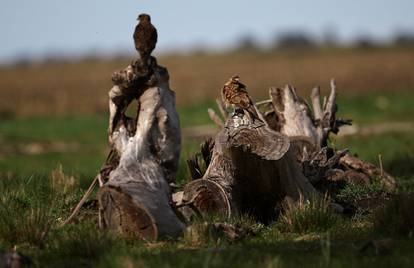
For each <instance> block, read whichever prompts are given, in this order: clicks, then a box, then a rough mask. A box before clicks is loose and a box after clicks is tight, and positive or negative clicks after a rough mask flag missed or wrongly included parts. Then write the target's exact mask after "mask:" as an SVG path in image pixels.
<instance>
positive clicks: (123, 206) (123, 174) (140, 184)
mask: <svg viewBox="0 0 414 268" xmlns="http://www.w3.org/2000/svg"><path fill="white" fill-rule="evenodd" d="M139 66H141V64H139V62H138V63H135V64H132V65H130V66H128V67H127V68H126V69H124V70H123V71H121V72H119V73H115V74H114V75H113V81H114V83H115V85H114V87H113V88H112V89H111V90H110V92H109V97H110V100H109V110H110V115H109V130H108V132H109V142H110V145H111V148H112V150H113V151H115V154H116V155H117V156H118V158H119V160H118V161H116V162H115V163H116V164H115V165H116V166H113V168H112V169H111V168H110V169H109V170H108V171H106V172H104V173H101V176H100V185H101V188H100V189H99V192H98V200H99V208H100V210H99V215H100V220H99V222H100V226H101V228H104V229H108V230H111V231H114V232H116V233H119V234H121V235H126V236H134V237H140V238H143V239H149V240H153V239H156V238H157V237H160V236H170V237H175V236H177V235H179V234H180V233H181V231H182V230H183V228H184V224H183V223H182V222H181V221H180V220H179V218H178V217H177V215H176V214H175V212H174V210H173V209H172V207H171V192H170V187H169V182H171V181H173V178H174V176H175V173H176V171H177V168H178V161H179V155H180V144H181V136H180V129H179V119H178V114H177V111H176V109H175V94H174V92H173V91H172V90H171V89H170V87H169V84H168V80H169V77H168V72H167V70H166V69H165V68H163V67H161V66H158V65H157V63H156V61H155V58H152V65H151V68H150V72H149V73H144V74H143V73H142V70H140V69H139ZM134 99H136V100H137V106H138V109H137V115H136V118H129V117H127V116H126V115H125V111H126V109H127V107H128V105H130V104H131V103H133V100H134Z"/></svg>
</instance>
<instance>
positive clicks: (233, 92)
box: [221, 75, 260, 121]
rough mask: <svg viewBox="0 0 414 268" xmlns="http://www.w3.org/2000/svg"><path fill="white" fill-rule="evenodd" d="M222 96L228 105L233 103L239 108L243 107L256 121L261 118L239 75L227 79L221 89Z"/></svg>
mask: <svg viewBox="0 0 414 268" xmlns="http://www.w3.org/2000/svg"><path fill="white" fill-rule="evenodd" d="M221 97H222V99H223V102H224V103H225V104H226V106H229V105H233V106H235V108H236V110H237V109H242V110H243V111H246V112H247V113H248V116H249V117H250V118H251V119H252V120H253V121H254V120H255V119H259V120H260V118H259V115H258V114H257V111H256V108H255V107H254V104H253V102H252V100H251V99H250V97H249V94H248V93H247V88H246V86H245V85H244V84H243V83H241V82H240V77H239V76H237V75H236V76H232V77H231V78H230V79H229V81H227V82H226V83H225V84H224V86H223V89H222V91H221Z"/></svg>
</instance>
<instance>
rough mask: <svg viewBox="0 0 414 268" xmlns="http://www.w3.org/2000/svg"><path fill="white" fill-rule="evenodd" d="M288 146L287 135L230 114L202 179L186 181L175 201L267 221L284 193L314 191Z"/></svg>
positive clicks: (297, 195) (296, 196)
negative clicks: (245, 214)
mask: <svg viewBox="0 0 414 268" xmlns="http://www.w3.org/2000/svg"><path fill="white" fill-rule="evenodd" d="M289 148H290V146H289V139H288V138H287V137H286V136H284V135H281V134H279V133H277V132H275V131H274V130H272V129H270V128H269V127H268V126H267V124H263V123H262V122H260V121H255V122H254V123H252V122H251V121H250V120H249V119H248V118H247V117H246V116H245V115H234V116H232V117H230V118H228V120H227V122H226V125H225V126H224V128H222V129H221V131H220V132H219V133H218V135H217V136H216V139H215V145H214V149H213V153H212V159H211V162H210V165H209V166H208V168H207V170H206V172H205V174H204V175H203V177H202V179H198V180H194V181H192V182H191V183H189V184H187V185H186V186H185V188H184V190H183V193H182V194H181V195H180V196H179V197H177V198H176V200H175V201H178V202H179V203H181V204H191V205H192V206H194V207H195V208H196V209H197V210H198V211H199V212H200V213H205V212H215V213H218V214H221V215H223V216H228V217H229V216H232V215H237V214H240V213H249V214H251V215H253V216H255V217H256V218H257V219H258V220H261V221H264V222H268V221H269V220H271V219H272V218H274V217H275V215H276V213H275V208H276V206H277V204H278V203H279V202H281V201H282V200H284V199H285V198H290V199H292V200H299V199H300V198H305V199H310V198H311V196H313V195H316V194H317V192H316V190H315V189H314V188H313V186H312V185H311V184H310V183H309V181H308V180H307V178H306V177H305V176H304V175H303V174H302V173H301V171H300V168H299V167H298V165H297V162H296V160H295V158H294V155H293V152H292V150H290V149H289ZM180 198H181V200H179V199H180Z"/></svg>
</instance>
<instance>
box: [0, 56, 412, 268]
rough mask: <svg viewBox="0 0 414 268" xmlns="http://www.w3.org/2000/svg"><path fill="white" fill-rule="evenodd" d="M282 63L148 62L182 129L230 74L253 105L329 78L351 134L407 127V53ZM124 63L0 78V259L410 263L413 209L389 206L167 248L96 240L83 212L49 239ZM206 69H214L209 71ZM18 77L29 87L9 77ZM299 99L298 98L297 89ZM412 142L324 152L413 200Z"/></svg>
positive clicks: (20, 70) (298, 218) (193, 145)
mask: <svg viewBox="0 0 414 268" xmlns="http://www.w3.org/2000/svg"><path fill="white" fill-rule="evenodd" d="M268 53H270V52H268ZM289 53H290V54H289ZM289 53H287V55H285V54H283V53H281V52H272V53H270V54H265V53H264V52H263V53H259V54H257V53H256V54H254V53H247V54H244V55H241V54H240V55H239V54H234V55H198V56H197V57H196V56H195V55H190V56H169V57H164V58H162V59H160V63H161V64H163V65H165V66H167V67H168V68H169V71H170V74H171V77H172V81H171V82H172V84H173V86H174V88H177V99H178V103H179V105H178V110H179V113H180V118H181V126H182V127H183V128H186V127H192V126H196V125H205V124H210V121H209V119H208V116H207V113H206V109H207V108H208V107H211V106H214V101H213V100H212V99H213V98H214V97H216V96H217V94H218V89H217V88H219V86H220V84H221V83H222V82H223V80H225V79H227V77H228V76H229V75H230V74H231V72H230V70H231V71H233V70H234V71H236V72H238V73H239V74H240V75H242V77H246V82H248V83H247V84H248V85H250V84H251V85H252V88H254V89H256V88H257V89H259V88H260V89H262V91H259V90H252V95H253V96H254V97H255V98H256V99H257V100H260V99H261V98H262V97H263V96H264V95H265V92H266V87H267V86H269V85H271V84H272V83H280V84H284V83H287V82H291V83H293V84H295V85H298V86H299V87H300V88H306V89H310V88H311V87H312V86H313V85H315V84H319V83H321V84H322V85H325V89H326V88H327V84H328V80H329V78H330V77H331V76H335V77H337V78H338V87H339V89H338V90H339V116H340V117H343V118H352V119H354V123H355V124H356V125H358V126H371V125H376V124H379V123H388V122H405V123H414V117H413V115H414V106H413V105H412V104H413V99H414V91H413V90H414V80H413V77H412V75H411V72H412V67H414V61H413V57H414V53H413V51H411V50H399V49H397V50H391V49H379V50H374V51H359V50H358V51H349V50H335V51H330V50H329V51H319V50H317V51H313V52H312V51H305V52H301V53H299V55H296V54H293V53H292V52H289ZM380 63H382V64H380ZM125 64H127V62H126V61H107V62H104V63H102V62H99V61H89V62H88V61H87V62H81V63H71V64H61V63H52V64H50V65H37V66H29V67H15V68H3V69H2V70H1V71H0V78H1V79H0V87H1V89H2V90H1V91H0V94H1V97H0V100H1V102H2V103H1V105H0V106H1V107H2V109H3V110H2V114H1V118H0V120H1V121H0V145H1V146H0V176H1V179H0V193H1V196H0V249H9V248H11V247H13V246H14V245H17V247H18V250H19V251H21V252H23V253H24V254H26V255H28V256H30V257H31V258H32V259H33V261H34V263H35V264H36V265H37V266H39V267H74V266H75V267H77V266H81V267H82V266H86V267H88V266H97V267H252V266H259V267H297V266H306V267H350V266H351V267H353V266H355V267H374V266H375V267H390V266H398V267H412V266H413V265H414V255H413V254H412V248H413V246H414V240H413V237H412V235H413V229H414V226H412V225H411V226H410V225H409V224H410V219H412V218H410V217H411V216H410V215H414V210H413V205H414V200H412V198H411V199H410V198H407V199H404V198H400V199H398V198H396V199H395V200H393V201H391V202H390V203H389V204H388V205H387V206H386V207H385V208H383V209H381V210H379V211H378V212H377V213H363V212H362V211H361V213H358V214H357V215H355V216H353V217H345V216H337V215H332V214H331V213H330V212H329V211H326V210H323V208H321V207H317V208H312V207H304V209H303V211H300V212H299V214H298V215H289V216H287V217H288V219H287V220H286V219H284V218H280V219H279V220H278V221H277V222H274V223H273V224H271V225H268V226H265V225H262V224H259V223H257V222H254V221H253V220H252V219H249V217H248V216H247V215H244V216H242V217H240V218H237V219H232V220H230V222H232V223H234V224H236V225H238V226H241V227H245V228H247V229H249V232H248V234H247V235H246V236H245V237H243V238H241V239H240V240H238V241H233V242H232V241H229V240H227V239H226V238H225V237H224V236H222V235H220V234H215V233H213V232H211V231H209V229H207V230H204V229H203V228H197V226H199V225H197V223H198V222H195V223H194V226H196V227H195V230H196V231H195V232H193V233H190V232H189V233H186V234H185V235H184V236H183V237H182V238H180V239H179V240H178V241H169V240H165V241H158V242H154V243H146V242H142V241H135V240H131V239H124V238H116V237H113V236H111V235H109V234H106V233H103V232H100V231H98V230H97V227H96V214H94V212H93V211H87V212H84V213H83V214H82V217H81V218H80V220H79V222H77V223H75V224H72V225H69V226H65V227H63V228H60V227H59V223H61V222H62V220H63V219H65V218H66V217H67V216H68V214H69V213H70V210H71V208H72V207H73V206H74V205H75V204H76V202H77V201H78V199H79V198H80V197H81V196H82V194H83V193H84V191H85V190H86V188H87V186H88V184H89V183H90V181H91V179H92V178H93V176H94V175H95V174H96V172H97V171H98V170H99V168H100V165H101V164H102V161H103V160H104V159H105V156H106V154H107V152H108V147H107V137H106V127H107V115H106V102H107V97H106V91H107V89H109V87H110V81H109V79H108V78H109V77H110V73H111V72H112V71H113V70H116V69H119V68H121V67H122V66H123V65H125ZM216 65H218V67H213V66H216ZM312 66H316V67H315V68H312ZM299 67H300V68H299ZM261 68H262V69H261ZM191 69H193V71H191ZM74 70H76V72H75V71H74ZM85 70H93V72H92V71H88V72H86V71H85ZM194 70H202V72H203V74H205V75H202V76H200V75H199V74H197V73H194ZM326 70H329V71H326ZM210 71H211V72H210ZM270 71H271V72H270ZM46 74H50V75H51V76H52V77H49V76H47V75H46ZM19 75H23V76H24V77H26V78H27V80H24V79H19V78H18V77H19ZM296 81H297V82H296ZM26 86H28V87H26ZM82 87H83V88H82ZM85 87H86V88H85ZM85 89H90V92H89V91H86V90H85ZM193 89H194V90H193ZM62 92H64V93H62ZM187 92H191V94H188V93H187ZM300 92H301V94H303V95H306V94H307V92H308V91H307V90H304V91H300ZM324 92H326V91H324ZM193 93H194V95H193ZM94 96H95V97H96V99H95V97H94ZM8 98H9V99H8ZM12 104H13V105H12ZM14 104H16V105H14ZM26 104H27V105H26ZM74 107H76V108H74ZM412 137H413V133H412V132H400V131H398V130H391V131H387V132H384V133H381V134H376V135H363V136H360V135H353V136H346V137H333V139H332V143H333V144H334V145H335V146H336V147H337V148H344V147H347V148H349V149H350V150H351V152H353V153H357V154H358V155H359V156H360V157H361V158H362V159H364V160H367V161H370V162H372V163H374V164H378V154H381V155H382V158H383V165H384V168H385V170H387V171H388V172H390V173H391V174H392V175H394V176H396V178H397V180H398V183H399V189H398V191H399V192H400V193H407V192H412V191H413V190H414V165H413V163H414V139H413V138H412ZM198 143H199V141H195V140H191V139H188V138H186V137H184V138H183V150H182V157H181V165H180V171H179V173H178V176H177V179H178V180H179V181H180V182H181V183H183V182H185V181H186V180H188V178H189V175H188V171H187V169H186V166H185V159H186V158H187V156H188V155H189V154H191V153H194V152H195V151H196V150H197V148H198ZM60 165H61V167H60ZM344 194H349V193H345V192H344ZM351 194H352V195H364V194H366V191H365V192H364V190H363V189H362V190H360V191H356V190H353V192H352V193H351ZM406 204H409V205H406ZM410 204H411V205H410ZM404 209H405V210H404ZM208 221H213V219H210V220H208ZM227 221H229V220H227ZM289 222H293V223H294V224H292V225H290V224H289ZM412 223H413V222H412V221H411V224H412ZM297 226H300V228H299V227H297ZM404 227H405V228H404ZM371 240H374V241H382V240H384V241H388V242H389V241H391V242H390V244H391V245H390V246H389V252H375V249H368V250H367V251H360V249H361V247H362V246H363V245H364V244H366V243H367V241H371ZM377 253H378V254H377Z"/></svg>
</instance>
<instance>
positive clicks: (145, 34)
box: [134, 14, 158, 65]
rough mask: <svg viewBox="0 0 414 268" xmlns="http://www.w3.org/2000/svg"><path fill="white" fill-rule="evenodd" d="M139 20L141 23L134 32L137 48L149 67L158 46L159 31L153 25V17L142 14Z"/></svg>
mask: <svg viewBox="0 0 414 268" xmlns="http://www.w3.org/2000/svg"><path fill="white" fill-rule="evenodd" d="M137 20H139V23H138V25H137V26H136V27H135V32H134V42H135V48H136V49H137V51H138V53H139V55H140V56H141V60H142V62H143V63H144V64H145V65H147V64H148V60H149V58H150V56H151V53H152V51H153V50H154V49H155V45H156V44H157V40H158V34H157V29H156V28H155V27H154V25H152V24H151V17H150V16H149V15H148V14H140V15H139V16H138V18H137Z"/></svg>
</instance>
